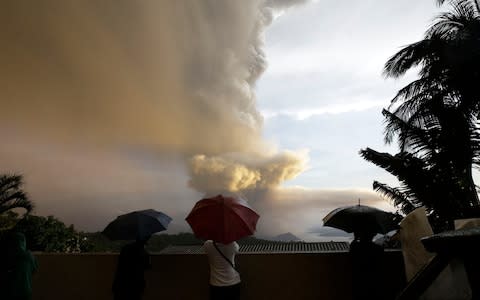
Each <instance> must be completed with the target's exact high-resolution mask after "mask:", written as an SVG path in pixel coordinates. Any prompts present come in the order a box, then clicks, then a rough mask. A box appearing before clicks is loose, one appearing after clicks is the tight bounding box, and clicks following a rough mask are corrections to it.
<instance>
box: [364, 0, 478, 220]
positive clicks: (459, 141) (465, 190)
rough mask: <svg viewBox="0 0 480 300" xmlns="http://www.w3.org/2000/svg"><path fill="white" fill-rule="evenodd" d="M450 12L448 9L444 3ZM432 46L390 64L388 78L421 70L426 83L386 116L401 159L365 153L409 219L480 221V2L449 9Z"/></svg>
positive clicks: (409, 90) (405, 52) (395, 102)
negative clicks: (479, 179)
mask: <svg viewBox="0 0 480 300" xmlns="http://www.w3.org/2000/svg"><path fill="white" fill-rule="evenodd" d="M438 2H439V4H442V3H443V2H444V1H438ZM449 3H450V5H451V9H450V11H448V12H444V13H442V14H440V15H439V16H438V17H437V18H436V20H435V22H434V23H433V24H432V26H430V28H429V29H428V30H427V31H426V33H425V36H424V39H423V40H421V41H418V42H416V43H413V44H411V45H408V46H406V47H404V48H403V49H401V50H400V51H399V52H397V53H396V54H395V55H393V56H392V57H391V58H390V59H389V60H388V61H387V63H386V64H385V69H384V73H385V75H386V76H387V77H394V78H396V77H400V76H402V75H404V74H405V73H406V72H407V71H408V70H410V69H412V68H414V67H419V69H420V71H419V78H418V79H417V80H415V81H413V82H411V83H410V84H408V85H407V86H405V87H404V88H402V89H401V90H399V91H398V93H397V94H396V96H395V97H394V98H393V99H392V101H391V105H390V107H389V109H388V110H384V111H383V114H384V117H385V123H386V128H385V141H386V142H387V143H392V142H393V141H395V140H396V141H397V143H398V146H399V150H400V152H399V153H398V154H396V155H390V154H388V153H379V152H376V151H374V150H372V149H369V148H367V149H364V150H361V151H360V154H361V156H362V157H364V158H365V159H366V160H368V161H370V162H372V163H374V164H376V165H378V166H380V167H382V168H384V169H385V170H386V171H388V172H390V173H391V174H393V175H394V176H396V177H397V178H398V179H399V181H400V183H401V186H400V187H399V188H392V187H389V186H387V185H385V184H382V183H379V182H375V183H374V189H375V190H377V191H379V192H380V193H382V194H383V195H384V196H386V197H387V198H389V199H391V200H392V201H393V203H394V204H395V205H396V206H398V207H399V208H400V209H401V210H402V211H404V212H408V211H411V210H412V209H414V208H415V207H417V206H420V205H424V206H426V207H427V209H428V211H429V212H430V213H431V215H432V217H433V218H434V219H436V220H438V221H439V223H442V222H444V223H445V222H447V223H448V222H449V223H450V224H451V221H452V220H453V219H456V218H465V217H471V216H474V215H477V214H478V212H479V207H480V202H479V198H478V194H477V190H476V186H475V183H474V181H473V177H472V168H473V167H479V166H480V165H479V162H480V161H479V158H480V131H479V128H480V126H479V125H480V124H479V122H478V116H479V114H480V98H479V97H480V95H479V93H478V82H479V80H480V9H479V5H478V2H477V1H473V0H470V1H469V0H457V1H454V0H452V1H449Z"/></svg>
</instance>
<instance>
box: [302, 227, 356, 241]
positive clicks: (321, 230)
mask: <svg viewBox="0 0 480 300" xmlns="http://www.w3.org/2000/svg"><path fill="white" fill-rule="evenodd" d="M310 233H312V234H315V235H316V236H318V237H344V238H350V237H353V234H352V233H348V232H345V231H343V230H340V229H336V228H333V227H328V226H320V227H315V228H312V229H311V230H310Z"/></svg>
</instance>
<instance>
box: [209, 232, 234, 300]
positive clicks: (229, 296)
mask: <svg viewBox="0 0 480 300" xmlns="http://www.w3.org/2000/svg"><path fill="white" fill-rule="evenodd" d="M203 248H204V250H205V252H206V253H207V256H208V261H209V264H210V299H211V300H239V299H240V273H238V272H237V270H236V269H235V254H237V253H238V250H239V246H238V244H237V243H236V242H232V243H230V244H221V243H217V242H214V241H211V240H208V241H206V242H205V243H204V244H203Z"/></svg>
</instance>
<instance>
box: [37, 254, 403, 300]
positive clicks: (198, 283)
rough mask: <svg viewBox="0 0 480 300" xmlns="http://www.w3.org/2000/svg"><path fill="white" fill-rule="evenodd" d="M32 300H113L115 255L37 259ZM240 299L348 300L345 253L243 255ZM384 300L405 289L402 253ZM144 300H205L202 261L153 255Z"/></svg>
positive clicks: (389, 259)
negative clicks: (37, 264)
mask: <svg viewBox="0 0 480 300" xmlns="http://www.w3.org/2000/svg"><path fill="white" fill-rule="evenodd" d="M36 257H37V259H38V261H39V270H38V273H37V274H35V275H34V284H33V299H34V300H57V299H58V300H77V299H78V300H80V299H82V300H87V299H88V300H96V299H98V300H106V299H112V295H111V291H110V287H111V283H112V279H113V273H114V270H115V267H116V262H117V255H114V254H78V255H67V254H36ZM236 261H237V263H238V266H239V270H240V273H241V277H242V299H275V300H277V299H278V300H281V299H298V300H302V299H325V300H328V299H338V300H343V299H351V297H352V295H351V293H352V291H351V290H352V289H351V282H352V281H351V271H350V270H351V266H350V256H349V254H348V252H332V253H297V254H291V253H279V254H241V255H238V256H237V258H236ZM384 265H385V274H384V279H385V285H386V286H384V290H385V291H388V292H387V295H385V299H393V298H394V297H395V295H396V294H398V292H399V291H400V290H401V289H402V288H403V287H404V285H405V282H404V277H405V276H404V271H403V270H404V269H403V260H402V255H401V252H398V251H390V252H387V253H386V256H385V264H384ZM146 280H147V288H146V290H145V295H144V299H145V300H148V299H152V300H153V299H176V300H182V299H199V300H202V299H208V262H207V258H206V257H205V256H204V255H198V254H194V255H152V269H151V270H150V271H147V272H146Z"/></svg>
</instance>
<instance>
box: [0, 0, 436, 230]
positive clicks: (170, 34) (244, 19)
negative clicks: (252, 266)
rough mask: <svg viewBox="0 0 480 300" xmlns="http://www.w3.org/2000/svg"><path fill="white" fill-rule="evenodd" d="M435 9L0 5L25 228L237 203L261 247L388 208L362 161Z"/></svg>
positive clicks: (415, 4)
mask: <svg viewBox="0 0 480 300" xmlns="http://www.w3.org/2000/svg"><path fill="white" fill-rule="evenodd" d="M438 11H439V8H438V7H436V5H435V1H433V0H431V1H430V0H422V1H416V0H408V1H406V0H405V1H393V0H388V1H387V0H370V1H362V2H361V3H360V2H358V1H334V0H318V1H303V0H248V1H247V0H245V1H222V2H220V1H214V0H202V1H193V0H192V1H182V2H167V1H141V2H137V1H129V0H122V1H113V0H106V1H81V2H80V1H73V0H72V1H64V0H45V1H42V2H32V1H26V0H25V1H23V0H19V1H2V2H1V4H0V42H1V44H2V47H1V48H2V50H1V52H0V53H1V54H0V65H2V69H1V71H0V102H1V107H2V110H1V111H0V122H1V124H0V125H1V126H0V136H1V138H2V141H3V143H2V144H3V145H2V147H1V148H0V165H1V166H2V172H6V173H12V172H14V173H20V174H23V175H24V177H25V189H26V190H27V192H28V193H29V195H30V198H31V199H32V201H33V202H34V203H35V213H36V214H39V215H55V216H56V217H58V218H59V219H61V220H62V221H64V222H66V223H68V224H70V223H72V224H74V225H75V227H76V228H78V229H81V230H88V231H98V230H102V229H103V228H104V227H105V226H106V225H107V224H108V222H109V221H111V220H113V219H114V218H115V216H117V215H119V214H122V213H126V212H129V211H132V210H136V209H145V208H154V209H158V210H161V211H163V212H165V213H167V214H169V215H170V216H172V218H173V221H172V224H171V226H170V228H169V230H168V231H167V232H169V233H174V232H179V231H186V230H188V225H187V224H186V222H185V221H184V219H185V217H186V215H187V214H188V212H189V210H190V209H191V208H192V207H193V205H194V204H195V202H196V201H198V200H200V199H201V198H202V197H205V196H209V195H215V194H218V193H230V194H232V193H233V194H236V195H241V196H242V197H245V198H247V199H248V201H249V203H250V205H251V206H252V207H253V208H254V209H255V210H256V211H257V212H258V213H259V214H260V215H261V218H260V221H259V223H258V226H257V231H258V235H259V236H271V235H277V234H281V233H285V232H292V233H294V234H296V235H298V236H300V237H302V238H306V239H309V238H314V237H315V236H316V231H317V229H318V228H319V226H320V225H321V224H322V221H321V219H322V218H323V216H325V215H326V214H327V213H328V212H329V211H330V210H332V209H334V208H336V207H338V206H343V205H350V204H355V203H357V201H358V199H359V198H360V199H361V201H362V203H365V204H368V205H373V206H376V207H379V208H383V209H389V210H392V209H393V208H392V207H391V206H390V205H389V203H388V202H387V201H386V200H384V199H382V198H381V197H379V196H378V195H377V194H376V193H375V192H373V191H372V187H371V186H372V182H373V180H379V181H381V182H385V183H390V184H395V179H394V178H392V177H391V176H389V175H388V174H387V173H386V172H384V171H383V170H381V169H379V168H377V167H376V166H374V165H372V164H369V163H368V162H366V161H363V160H362V158H361V157H360V156H359V155H358V151H359V150H360V149H362V148H365V147H370V148H373V149H376V150H379V151H390V152H394V151H395V146H394V145H391V146H388V145H385V144H384V142H383V124H382V115H381V109H382V108H384V107H387V106H388V104H389V100H390V99H391V98H393V96H394V95H395V91H396V90H398V89H399V88H400V87H402V86H403V85H405V84H406V83H407V82H408V81H409V80H412V79H413V78H415V75H416V74H415V73H413V72H412V73H408V74H407V75H406V76H405V78H402V79H400V80H393V79H385V78H384V77H383V76H382V67H383V64H384V63H385V61H386V60H387V59H388V58H389V57H390V56H391V55H393V54H394V53H395V52H396V51H398V50H399V49H400V48H401V47H402V46H404V45H407V44H409V43H412V42H415V41H417V40H419V39H420V38H421V37H422V34H423V32H424V31H425V30H426V28H427V26H428V24H430V23H431V21H432V19H433V17H434V16H435V15H436V14H437V13H438Z"/></svg>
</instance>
